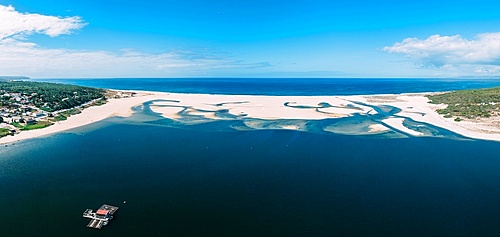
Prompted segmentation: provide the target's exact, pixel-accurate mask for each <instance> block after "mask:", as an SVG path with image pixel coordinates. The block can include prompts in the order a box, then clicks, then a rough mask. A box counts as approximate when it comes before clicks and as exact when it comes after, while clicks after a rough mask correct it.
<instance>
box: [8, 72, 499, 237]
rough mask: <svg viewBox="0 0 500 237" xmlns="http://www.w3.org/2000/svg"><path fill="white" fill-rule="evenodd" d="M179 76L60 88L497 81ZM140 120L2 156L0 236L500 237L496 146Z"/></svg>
mask: <svg viewBox="0 0 500 237" xmlns="http://www.w3.org/2000/svg"><path fill="white" fill-rule="evenodd" d="M183 80H184V79H167V80H162V79H146V80H144V79H103V80H75V79H68V80H60V79H58V80H56V81H57V82H64V83H71V84H79V85H87V86H95V87H102V88H114V89H130V90H138V89H141V90H149V91H170V92H185V93H213V94H266V95H269V94H272V95H274V94H277V95H330V94H332V95H349V94H388V93H413V92H424V91H447V90H455V89H468V88H471V89H472V88H485V87H493V86H499V85H500V81H498V80H497V81H495V80H491V81H488V80H480V81H474V80H451V79H450V80H441V79H439V80H430V79H425V80H417V79H415V80H413V81H412V80H410V79H354V80H352V81H351V82H350V83H349V80H348V79H335V80H327V79H307V80H308V81H309V82H310V83H305V82H303V81H301V80H299V79H293V80H285V79H272V80H269V81H266V80H264V79H243V80H241V81H238V80H237V79H212V80H211V79H188V80H186V81H183ZM313 82H314V83H313ZM246 85H249V86H248V89H247V90H245V87H246ZM327 85H328V86H327ZM368 85H370V86H368ZM314 88H316V89H314ZM135 111H136V113H135V114H134V115H133V116H132V117H130V118H110V119H106V120H104V121H101V122H97V123H94V124H91V125H88V126H84V127H80V128H76V129H73V130H71V131H68V132H64V133H59V134H55V135H51V136H47V137H43V138H36V139H31V140H26V141H22V142H18V143H15V144H10V145H7V146H2V147H0V187H1V189H0V190H1V191H0V192H1V195H0V210H1V213H0V233H1V236H498V235H500V227H499V225H498V223H500V198H499V197H500V172H498V170H500V156H499V155H498V154H500V143H499V142H492V141H482V140H473V139H456V138H447V137H411V136H409V137H405V138H388V137H381V136H363V135H358V136H350V135H341V134H334V133H316V132H302V131H288V130H275V129H261V130H239V129H231V126H228V122H227V121H215V122H210V123H202V124H193V125H183V126H181V125H178V124H173V123H172V121H169V120H168V119H163V118H161V117H160V116H159V115H157V114H155V113H153V112H152V111H150V110H149V109H148V108H147V106H140V107H137V108H135ZM174 125H175V126H174ZM230 125H234V124H230ZM104 203H106V204H110V205H116V206H119V207H120V209H119V210H118V212H117V213H116V214H115V218H114V219H113V220H111V222H110V224H109V225H108V226H105V227H104V228H103V229H101V230H95V229H89V228H87V227H86V225H87V223H88V219H85V218H83V217H82V212H83V211H84V210H85V209H86V208H92V209H94V210H95V209H97V208H98V207H100V206H101V205H102V204H104Z"/></svg>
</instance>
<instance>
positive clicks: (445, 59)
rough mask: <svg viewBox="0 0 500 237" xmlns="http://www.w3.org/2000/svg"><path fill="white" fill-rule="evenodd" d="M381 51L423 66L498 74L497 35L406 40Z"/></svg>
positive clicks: (499, 38) (499, 37) (499, 34)
mask: <svg viewBox="0 0 500 237" xmlns="http://www.w3.org/2000/svg"><path fill="white" fill-rule="evenodd" d="M384 51H386V52H389V53H397V54H402V55H405V56H407V57H408V58H410V59H412V60H414V61H415V62H416V63H419V64H421V65H422V66H424V67H436V68H442V69H454V70H456V69H457V68H461V69H464V70H465V69H467V70H466V71H469V72H474V73H480V74H492V73H498V72H500V32H496V33H484V34H479V35H477V36H476V37H475V39H466V38H464V37H462V36H460V35H454V36H441V35H432V36H430V37H429V38H427V39H424V40H421V39H417V38H407V39H404V40H403V41H402V42H397V43H395V44H394V45H392V46H387V47H384Z"/></svg>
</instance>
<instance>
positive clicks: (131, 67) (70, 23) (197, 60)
mask: <svg viewBox="0 0 500 237" xmlns="http://www.w3.org/2000/svg"><path fill="white" fill-rule="evenodd" d="M0 22H1V24H0V75H27V76H33V77H175V76H204V75H205V74H207V73H209V72H210V73H213V72H214V71H218V72H222V73H223V72H227V71H230V70H233V69H238V70H239V69H252V68H256V67H267V66H270V65H269V63H266V62H262V63H245V62H242V61H237V60H234V59H231V58H230V57H228V56H224V55H221V54H214V53H208V54H207V53H204V52H192V51H173V52H166V53H158V54H150V53H141V52H137V51H134V50H130V49H127V50H122V51H120V52H110V51H89V50H69V49H63V48H58V49H49V48H44V47H41V46H39V45H37V44H35V43H32V42H29V41H28V38H27V37H26V36H29V35H31V34H46V35H49V36H51V37H56V36H59V35H61V34H70V33H71V32H72V31H73V30H76V29H80V28H82V27H83V26H84V25H85V23H84V22H83V21H82V20H81V18H80V17H66V18H61V17H54V16H44V15H39V14H28V13H19V12H17V11H16V10H15V9H14V8H13V7H11V6H8V7H6V6H2V5H0ZM214 55H215V56H214Z"/></svg>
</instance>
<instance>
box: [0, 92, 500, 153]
mask: <svg viewBox="0 0 500 237" xmlns="http://www.w3.org/2000/svg"><path fill="white" fill-rule="evenodd" d="M112 91H123V92H135V93H137V95H138V96H135V97H131V98H120V99H109V100H108V102H107V103H106V104H104V105H101V106H93V107H90V108H87V109H84V110H83V111H82V113H80V114H77V115H73V116H71V117H69V118H68V119H67V120H65V121H60V122H57V123H56V124H54V125H52V126H49V127H47V128H43V129H37V130H31V131H22V132H20V133H19V134H16V135H14V136H6V137H2V138H0V144H9V143H14V142H18V141H22V140H26V139H31V138H37V137H43V136H47V135H50V134H54V133H59V132H63V131H67V130H70V129H73V128H77V127H81V126H85V125H88V124H91V123H95V122H98V121H101V120H104V119H106V118H110V117H115V116H120V117H129V116H131V115H132V114H133V111H132V107H134V106H136V105H140V104H142V103H145V102H148V101H153V100H158V101H160V102H154V103H152V105H151V109H152V110H153V111H154V112H156V113H159V114H161V115H162V116H163V117H165V118H169V119H174V120H176V119H179V113H180V112H181V111H182V113H184V114H187V115H189V116H198V117H203V118H205V119H212V120H220V119H231V118H232V119H241V118H254V119H261V120H278V119H282V120H287V119H288V120H296V119H301V120H321V119H328V118H342V117H349V116H352V115H354V114H376V112H375V111H374V109H373V108H372V107H370V106H384V105H387V106H393V107H396V108H399V109H400V110H401V111H400V112H398V113H396V114H395V116H391V117H389V118H387V119H384V120H382V122H381V123H380V124H374V125H376V127H377V129H374V131H379V130H381V129H382V130H384V129H389V127H390V128H391V129H394V130H396V131H398V132H401V133H403V134H406V135H409V136H416V137H418V136H421V135H423V134H422V133H420V132H418V131H415V130H411V129H409V128H406V127H404V126H403V120H404V118H410V119H413V120H415V121H418V122H424V123H428V124H431V125H434V126H437V127H440V128H443V129H446V130H449V131H451V132H454V133H457V134H460V135H462V136H465V137H469V138H473V139H482V140H491V141H500V128H497V127H488V126H486V125H485V126H483V125H482V124H480V123H474V122H470V121H461V122H454V121H453V119H446V118H444V117H443V116H442V115H440V114H438V113H437V112H435V110H436V109H437V108H442V107H443V105H436V104H429V103H427V102H428V99H427V97H425V95H429V94H432V93H442V92H426V93H404V94H379V95H347V96H269V95H220V94H183V93H168V92H154V91H137V90H112ZM162 100H163V101H162ZM221 111H223V112H224V113H225V114H226V115H227V118H222V117H220V116H217V114H216V113H220V112H221ZM283 129H294V127H293V126H287V127H283ZM485 131H486V132H485ZM488 132H489V133H488Z"/></svg>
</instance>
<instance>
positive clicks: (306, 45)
mask: <svg viewBox="0 0 500 237" xmlns="http://www.w3.org/2000/svg"><path fill="white" fill-rule="evenodd" d="M0 6H2V7H3V10H0V37H1V38H0V74H3V75H7V74H9V75H28V76H32V77H458V76H498V75H500V67H499V65H500V33H499V32H500V14H499V11H498V9H500V2H497V1H481V0H477V1H460V0H458V1H418V2H417V1H414V2H407V1H376V2H375V1H269V0H268V1H263V0H254V1H189V0H184V1H180V0H166V1H151V0H143V1H115V0H113V1H111V0H100V1H95V0H86V1H80V0H45V1H44V0H38V1H34V0H16V1H4V0H0ZM26 19H33V20H26ZM6 22H7V23H6ZM26 22H28V23H26ZM22 64H25V66H24V67H23V65H22Z"/></svg>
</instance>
